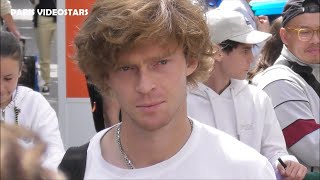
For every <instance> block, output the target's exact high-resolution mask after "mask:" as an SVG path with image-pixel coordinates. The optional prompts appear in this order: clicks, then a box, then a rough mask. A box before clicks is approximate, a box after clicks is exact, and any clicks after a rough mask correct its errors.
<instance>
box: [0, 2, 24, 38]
mask: <svg viewBox="0 0 320 180" xmlns="http://www.w3.org/2000/svg"><path fill="white" fill-rule="evenodd" d="M1 18H2V19H3V20H4V22H5V24H6V26H7V27H8V29H9V31H10V32H12V33H13V34H14V35H15V36H16V37H17V38H18V39H19V38H20V33H19V31H18V29H17V26H16V24H15V23H14V21H13V18H12V15H11V4H10V1H7V0H1Z"/></svg>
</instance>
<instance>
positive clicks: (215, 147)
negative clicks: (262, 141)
mask: <svg viewBox="0 0 320 180" xmlns="http://www.w3.org/2000/svg"><path fill="white" fill-rule="evenodd" d="M198 125H199V126H201V129H200V131H201V133H202V135H201V137H200V139H202V140H201V143H203V144H198V145H199V147H205V148H206V149H205V150H202V152H204V153H203V154H206V156H207V158H208V159H210V158H215V160H216V161H217V162H221V166H226V167H229V168H232V172H233V173H234V175H235V177H237V176H238V177H242V176H246V177H247V178H248V179H250V178H268V179H270V178H271V179H272V178H274V172H273V168H272V166H271V164H270V163H269V161H268V160H267V159H266V158H265V157H264V156H262V155H261V154H260V153H259V152H257V151H256V150H255V149H253V148H251V147H250V146H248V145H246V144H244V143H242V142H240V141H239V140H237V139H236V138H234V137H232V136H230V135H229V134H227V133H225V132H222V131H220V130H218V129H216V128H213V127H211V126H207V125H205V124H201V123H200V124H198ZM211 153H213V154H211ZM211 156H212V157H211ZM252 169H255V170H256V169H259V171H255V172H253V171H252Z"/></svg>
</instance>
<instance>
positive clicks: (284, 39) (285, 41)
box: [279, 27, 289, 45]
mask: <svg viewBox="0 0 320 180" xmlns="http://www.w3.org/2000/svg"><path fill="white" fill-rule="evenodd" d="M279 34H280V37H281V40H282V42H283V44H285V45H288V36H289V34H288V32H287V31H286V29H285V28H283V27H282V28H280V30H279Z"/></svg>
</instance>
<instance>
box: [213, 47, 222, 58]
mask: <svg viewBox="0 0 320 180" xmlns="http://www.w3.org/2000/svg"><path fill="white" fill-rule="evenodd" d="M212 58H213V59H214V61H217V62H221V61H222V58H223V52H222V50H221V49H220V47H219V49H218V50H217V51H216V52H215V53H214V54H213V57H212Z"/></svg>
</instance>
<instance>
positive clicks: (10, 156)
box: [0, 121, 66, 180]
mask: <svg viewBox="0 0 320 180" xmlns="http://www.w3.org/2000/svg"><path fill="white" fill-rule="evenodd" d="M0 122H1V123H0V133H1V136H0V138H1V146H0V155H1V156H0V157H1V159H0V170H1V171H0V177H1V179H3V180H5V179H32V180H44V179H60V180H65V179H66V178H65V176H64V175H63V174H62V173H60V172H55V171H51V170H49V169H46V168H44V167H42V166H41V157H42V155H43V154H44V153H45V150H46V144H44V143H43V142H42V141H41V139H40V138H39V136H37V135H36V134H35V133H33V132H31V131H29V130H27V129H25V128H23V127H20V126H17V125H9V124H6V123H4V122H2V121H0ZM25 141H29V142H32V144H33V146H30V147H29V146H28V147H24V146H23V143H24V142H25Z"/></svg>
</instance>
